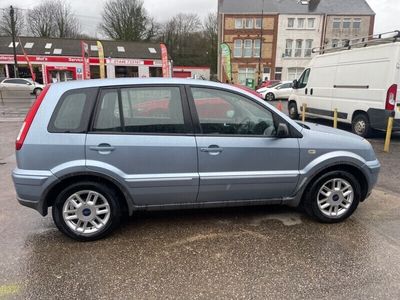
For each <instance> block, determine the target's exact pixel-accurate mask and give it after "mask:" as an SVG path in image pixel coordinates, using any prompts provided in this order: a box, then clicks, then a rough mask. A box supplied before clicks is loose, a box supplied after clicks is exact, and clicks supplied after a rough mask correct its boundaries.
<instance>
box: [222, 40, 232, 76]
mask: <svg viewBox="0 0 400 300" xmlns="http://www.w3.org/2000/svg"><path fill="white" fill-rule="evenodd" d="M221 59H222V68H223V69H224V70H225V75H226V78H227V80H228V81H229V82H232V65H231V48H229V45H228V44H226V43H222V44H221Z"/></svg>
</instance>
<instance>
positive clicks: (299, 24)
mask: <svg viewBox="0 0 400 300" xmlns="http://www.w3.org/2000/svg"><path fill="white" fill-rule="evenodd" d="M304 25H305V19H304V18H298V19H297V28H304Z"/></svg>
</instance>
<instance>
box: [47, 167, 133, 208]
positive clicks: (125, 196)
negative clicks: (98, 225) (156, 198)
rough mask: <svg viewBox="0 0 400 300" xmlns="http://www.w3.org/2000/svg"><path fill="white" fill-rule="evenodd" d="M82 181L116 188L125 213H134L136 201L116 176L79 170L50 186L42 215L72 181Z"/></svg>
mask: <svg viewBox="0 0 400 300" xmlns="http://www.w3.org/2000/svg"><path fill="white" fill-rule="evenodd" d="M80 181H81V182H82V181H93V182H97V183H102V184H105V185H107V186H109V187H110V188H112V189H114V190H115V192H116V193H117V194H118V196H119V197H118V198H119V199H118V200H119V202H120V204H121V209H122V212H123V213H124V214H129V215H132V212H133V210H134V203H133V200H132V199H131V197H130V195H129V193H128V191H127V189H126V188H125V187H124V186H123V185H122V184H120V183H119V182H118V181H117V180H115V179H114V178H111V177H109V176H107V175H104V174H100V173H96V172H79V173H73V174H69V175H66V176H63V177H61V178H59V180H58V181H57V182H56V183H54V184H53V185H51V186H49V187H48V188H47V190H46V192H45V196H44V197H43V199H44V200H43V206H42V209H43V212H42V215H47V210H48V208H49V207H51V206H53V204H54V201H55V198H56V196H57V195H58V194H59V193H60V192H61V191H62V190H63V189H64V188H65V187H67V186H68V185H70V184H71V183H76V182H80Z"/></svg>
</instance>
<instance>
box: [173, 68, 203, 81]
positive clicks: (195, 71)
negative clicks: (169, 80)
mask: <svg viewBox="0 0 400 300" xmlns="http://www.w3.org/2000/svg"><path fill="white" fill-rule="evenodd" d="M172 74H173V75H172V77H176V78H193V79H204V80H210V77H211V69H210V67H186V66H174V67H173V73H172Z"/></svg>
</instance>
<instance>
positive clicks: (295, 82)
mask: <svg viewBox="0 0 400 300" xmlns="http://www.w3.org/2000/svg"><path fill="white" fill-rule="evenodd" d="M298 83H299V82H298V81H297V79H295V80H293V83H292V88H293V89H297V86H298Z"/></svg>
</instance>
